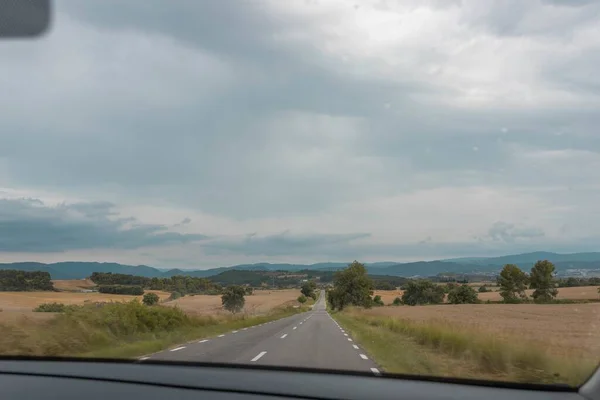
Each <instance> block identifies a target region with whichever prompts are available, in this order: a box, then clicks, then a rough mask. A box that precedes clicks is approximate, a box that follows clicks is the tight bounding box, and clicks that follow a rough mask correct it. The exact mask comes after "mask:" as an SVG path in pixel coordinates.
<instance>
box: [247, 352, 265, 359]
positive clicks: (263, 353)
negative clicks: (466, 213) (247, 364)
mask: <svg viewBox="0 0 600 400" xmlns="http://www.w3.org/2000/svg"><path fill="white" fill-rule="evenodd" d="M265 354H267V352H266V351H261V352H260V353H258V355H257V356H256V357H254V358H253V359H252V360H250V361H258V360H259V359H260V358H261V357H262V356H264V355H265Z"/></svg>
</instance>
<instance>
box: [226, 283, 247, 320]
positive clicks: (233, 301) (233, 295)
mask: <svg viewBox="0 0 600 400" xmlns="http://www.w3.org/2000/svg"><path fill="white" fill-rule="evenodd" d="M244 294H246V291H245V290H244V288H243V287H242V286H237V285H234V286H228V287H226V288H225V290H224V292H223V295H222V296H221V303H222V304H223V308H224V309H226V310H227V311H229V312H231V313H233V314H235V313H237V312H240V311H242V309H243V308H244V304H246V299H245V298H244Z"/></svg>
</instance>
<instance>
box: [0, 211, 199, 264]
mask: <svg viewBox="0 0 600 400" xmlns="http://www.w3.org/2000/svg"><path fill="white" fill-rule="evenodd" d="M113 207H114V206H113V205H112V204H110V203H106V202H101V203H75V204H59V205H57V206H54V207H52V206H47V205H44V203H43V202H41V201H40V200H37V199H12V200H8V199H0V251H3V252H31V253H37V252H64V251H69V250H78V249H137V248H142V247H152V246H163V245H169V244H181V243H191V242H197V241H201V240H205V239H207V238H208V237H207V236H205V235H201V234H185V235H184V234H180V233H176V232H168V231H167V227H166V226H164V225H149V224H142V223H139V222H137V221H136V220H135V219H134V218H111V217H116V216H118V213H116V212H114V211H113Z"/></svg>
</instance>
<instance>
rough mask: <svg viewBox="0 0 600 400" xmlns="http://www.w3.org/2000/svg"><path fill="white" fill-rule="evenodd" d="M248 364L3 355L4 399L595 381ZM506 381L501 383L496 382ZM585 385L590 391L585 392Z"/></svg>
mask: <svg viewBox="0 0 600 400" xmlns="http://www.w3.org/2000/svg"><path fill="white" fill-rule="evenodd" d="M470 383H471V382H466V381H459V380H443V379H436V380H433V379H427V378H422V377H419V379H408V378H407V377H400V378H398V377H397V376H386V375H385V374H384V375H382V376H373V375H367V374H365V375H361V374H355V373H347V372H346V373H344V372H340V371H335V372H331V371H318V372H315V371H314V370H304V369H295V368H262V367H261V368H256V367H253V366H246V365H215V364H207V365H206V364H200V365H199V364H187V363H177V364H175V363H164V362H162V363H156V362H124V361H115V360H93V361H92V360H81V359H68V360H65V359H50V360H49V359H3V360H0V388H2V391H1V393H2V398H3V399H6V400H13V399H14V400H17V399H54V398H56V399H61V400H67V399H81V398H82V397H83V398H85V399H86V400H100V399H102V400H106V399H107V398H108V399H111V400H121V399H124V400H125V399H131V398H139V399H145V400H150V399H161V400H164V399H178V400H187V399H190V400H191V399H198V398H214V399H231V400H242V399H247V400H252V399H258V398H272V399H356V400H358V399H380V400H385V399H464V400H469V399H473V400H474V399H490V400H493V399H507V398H510V399H511V400H519V399H540V400H541V399H546V400H548V399H549V400H553V399H556V400H558V399H563V400H582V399H590V400H596V399H597V398H598V397H597V395H596V394H595V393H597V391H596V390H595V386H594V385H591V386H590V384H588V386H587V387H584V388H582V389H581V390H579V391H578V390H577V389H573V388H569V387H563V386H540V387H537V386H514V385H507V384H505V385H502V384H498V383H491V382H489V383H486V382H477V384H476V385H473V384H470ZM498 385H500V386H498ZM583 389H587V391H585V390H583Z"/></svg>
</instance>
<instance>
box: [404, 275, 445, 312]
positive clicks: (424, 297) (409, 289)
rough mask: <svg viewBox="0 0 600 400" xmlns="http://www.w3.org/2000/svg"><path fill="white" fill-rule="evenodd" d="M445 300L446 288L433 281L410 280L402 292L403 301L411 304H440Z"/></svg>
mask: <svg viewBox="0 0 600 400" xmlns="http://www.w3.org/2000/svg"><path fill="white" fill-rule="evenodd" d="M443 301H444V288H443V287H442V285H436V284H435V283H433V282H430V281H427V280H424V279H419V280H413V281H409V282H408V283H407V284H406V289H405V290H404V293H403V294H402V303H404V304H406V305H409V306H416V305H420V304H439V303H441V302H443Z"/></svg>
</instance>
